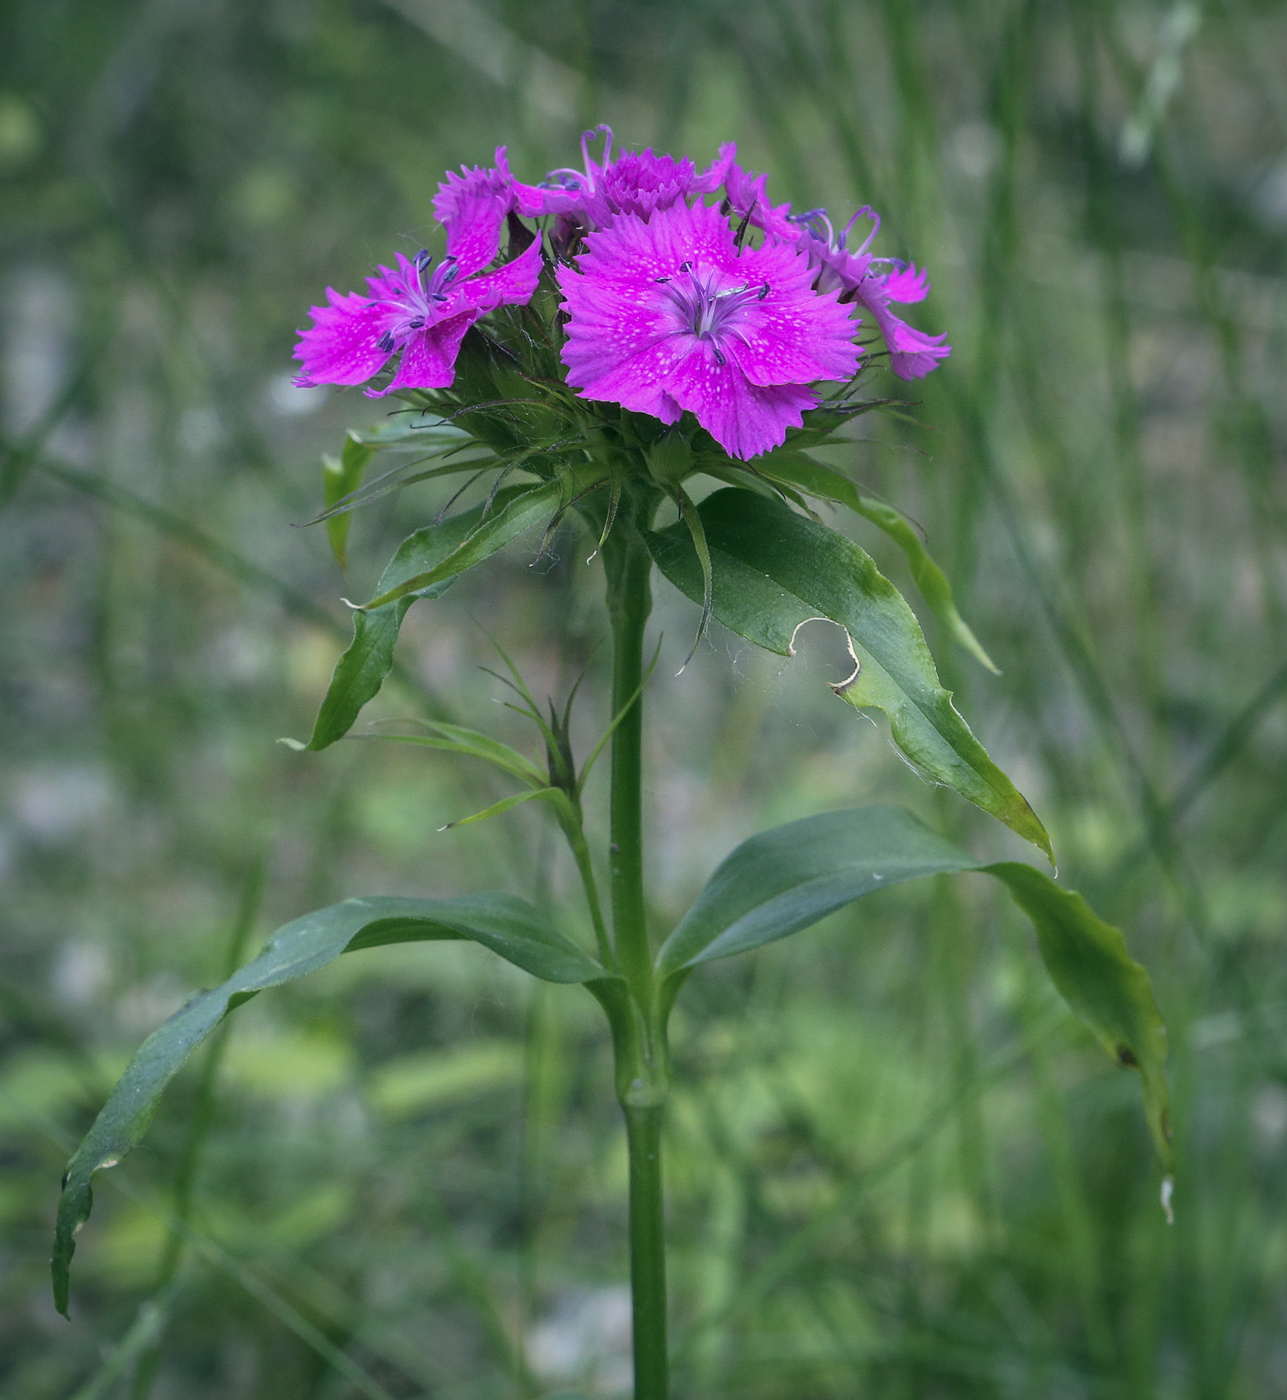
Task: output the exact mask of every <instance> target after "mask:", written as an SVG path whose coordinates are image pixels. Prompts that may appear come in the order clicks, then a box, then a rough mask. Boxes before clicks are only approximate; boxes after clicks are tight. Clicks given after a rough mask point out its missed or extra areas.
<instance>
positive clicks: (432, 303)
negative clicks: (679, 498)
mask: <svg viewBox="0 0 1287 1400" xmlns="http://www.w3.org/2000/svg"><path fill="white" fill-rule="evenodd" d="M600 130H601V131H602V132H603V133H604V141H603V150H602V155H601V157H598V158H596V156H595V154H594V151H593V145H594V138H595V133H593V132H587V133H586V135H585V136H584V137H583V138H582V143H581V153H582V167H581V168H580V169H561V170H554V171H551V172H550V174H549V175H547V176H546V178H545V179H544V180H543V181H542V182H541V183H539V184H536V185H526V184H522V183H520V182H519V181H517V180H515V179H514V177H513V175H512V174H511V173H510V169H509V165H508V162H507V160H506V155H505V149H504V147H502V148H500V149H499V150H498V151H497V152H496V163H495V165H494V166H491V167H489V168H485V169H484V168H481V167H476V168H474V169H462V170H461V171H460V173H459V174H456V173H451V174H448V176H447V177H446V179H445V180H444V182H443V183H442V184H441V185H440V186H439V189H438V194H437V197H436V198H435V200H434V212H435V214H436V215H437V217H438V220H439V222H440V223H441V224H442V226H443V228H444V230H445V234H446V255H445V256H444V257H443V258H442V259H441V260H440V261H439V262H438V263H437V265H436V266H435V265H434V263H433V261H432V259H431V258H430V256H429V254H428V253H427V252H421V253H420V254H418V255H417V256H416V257H415V258H414V259H408V258H406V257H404V256H402V255H401V254H398V255H397V257H396V263H397V266H396V267H395V268H388V267H380V268H379V269H378V271H377V273H376V275H375V276H372V277H369V278H368V279H367V287H368V294H367V295H363V294H361V293H349V294H347V295H343V296H342V295H339V294H337V293H336V292H334V291H331V290H329V289H328V292H327V298H328V305H326V306H321V307H314V308H313V310H312V315H313V325H312V326H310V327H309V328H308V329H307V330H305V331H303V332H301V334H300V340H299V343H298V346H297V347H296V352H295V353H296V358H297V359H298V360H300V361H301V362H302V365H303V372H302V373H301V375H300V376H299V379H298V380H297V382H298V383H300V384H303V385H313V384H362V383H365V382H367V381H368V380H370V379H372V378H373V377H375V376H377V375H380V374H381V373H382V372H383V371H385V370H386V369H387V367H388V365H389V363H390V361H391V360H392V359H393V357H394V356H395V355H400V358H399V360H398V363H397V365H396V368H395V369H394V372H393V373H392V375H391V376H390V377H389V379H388V380H387V382H383V387H381V388H379V389H368V390H367V392H368V393H389V392H390V391H394V390H405V389H442V388H447V387H449V386H450V385H451V384H452V382H453V379H454V376H455V364H456V358H457V354H458V352H459V350H460V346H461V343H462V341H463V339H464V337H465V335H466V333H467V332H468V330H469V328H470V327H471V326H472V325H474V323H475V322H476V321H478V320H479V318H480V317H482V316H484V315H486V314H487V313H488V312H490V311H493V310H495V309H497V308H499V307H501V306H506V305H510V306H513V305H523V304H526V303H527V302H530V301H531V299H532V298H533V296H534V295H535V292H536V289H537V285H538V282H539V280H540V277H541V274H542V270H543V269H545V268H549V269H550V270H551V271H552V272H553V276H554V279H555V281H556V283H557V287H558V290H559V291H560V292H561V293H562V295H563V301H562V304H561V310H562V312H563V313H564V314H563V317H562V318H561V320H562V322H564V323H565V324H564V325H563V328H562V335H563V343H562V359H563V363H564V365H565V367H566V370H567V380H568V383H569V384H571V385H572V386H573V387H574V388H576V389H578V390H579V393H580V397H581V398H583V399H590V400H598V401H606V402H610V403H615V404H619V405H620V406H621V407H623V408H625V409H628V410H630V411H632V412H636V413H645V414H649V415H651V416H652V417H654V418H657V419H659V420H661V422H663V423H674V422H676V421H677V420H679V419H680V418H681V417H682V415H683V414H684V413H691V414H692V415H693V416H694V417H695V418H696V420H697V422H698V423H699V424H700V425H701V426H702V427H704V428H705V429H706V430H707V431H708V432H709V433H710V434H711V436H712V437H714V438H715V440H716V441H717V442H718V443H719V444H720V445H721V446H722V447H723V448H724V450H725V451H726V452H728V453H729V454H730V455H731V456H733V457H736V458H741V459H743V460H745V459H747V458H750V457H754V456H756V455H758V454H760V453H762V452H765V451H768V450H770V449H771V448H773V447H775V446H777V445H778V444H780V443H781V442H783V441H784V439H785V436H786V432H787V429H788V428H790V427H792V426H799V425H800V424H801V423H802V421H803V419H802V414H803V413H804V412H805V410H807V409H809V408H812V407H815V406H817V405H818V404H819V403H820V401H821V400H820V397H819V394H818V391H817V389H816V388H815V387H814V386H815V385H816V384H817V383H818V382H820V381H845V380H848V379H850V378H851V377H852V376H853V375H854V373H855V372H856V370H857V368H858V363H859V358H860V355H861V354H862V349H861V348H860V347H859V346H858V345H857V344H856V343H855V339H854V337H855V335H856V334H857V332H858V329H859V327H860V326H861V325H862V324H863V322H864V321H865V320H866V319H867V318H868V317H870V319H871V320H872V321H874V323H875V325H876V327H877V328H878V329H879V331H880V333H881V335H882V337H883V338H884V341H885V344H886V346H887V348H888V351H889V361H890V366H891V368H892V369H893V371H894V373H895V374H897V375H899V376H901V377H902V378H905V379H913V378H918V377H920V376H922V375H925V374H928V373H929V372H930V371H931V370H932V369H934V368H935V367H936V366H937V364H938V362H939V361H940V360H942V359H943V358H944V357H945V356H947V355H948V354H949V353H950V347H949V346H948V345H947V344H946V343H945V340H944V337H942V336H929V335H925V334H924V333H923V332H921V331H918V330H916V329H914V328H913V327H911V326H909V325H908V324H907V323H906V322H904V321H903V320H901V319H900V318H899V317H898V316H896V315H895V314H894V313H893V311H892V310H891V304H892V303H908V302H915V301H920V300H922V299H923V298H924V297H925V295H926V294H927V292H928V290H929V283H928V281H927V279H926V278H925V275H924V274H923V273H922V272H919V271H918V270H917V269H916V267H915V266H914V265H911V264H906V263H902V262H900V261H898V260H896V259H889V258H876V257H874V256H873V255H872V254H871V253H870V252H869V251H868V250H869V248H870V246H871V243H872V241H873V240H874V238H875V235H876V232H877V230H878V229H879V225H880V220H879V218H878V217H877V216H876V215H875V214H874V213H873V212H872V211H871V210H870V209H866V208H864V209H860V210H859V211H858V213H857V214H855V215H854V217H853V218H852V219H851V220H850V221H849V223H848V224H846V225H845V226H844V228H843V229H842V230H841V231H840V232H839V233H838V234H837V233H836V232H835V231H834V230H833V228H832V225H831V223H830V221H829V219H828V218H827V215H826V211H825V210H821V209H816V210H811V211H809V212H807V213H804V214H793V213H792V212H791V209H790V206H789V205H787V204H781V205H776V206H775V205H773V204H772V203H771V202H770V200H769V198H768V195H767V188H766V186H767V180H766V177H765V176H763V175H758V176H757V175H754V174H752V173H750V172H748V171H746V170H744V169H742V167H740V166H739V165H737V164H736V161H735V155H736V149H735V147H733V146H732V145H725V146H722V147H721V148H720V152H719V155H718V156H717V157H716V159H715V160H714V161H712V163H711V164H710V165H709V166H708V167H707V168H706V169H705V170H702V171H699V170H698V168H697V167H696V165H695V164H694V163H693V162H692V161H691V160H689V159H687V158H682V159H677V158H675V157H673V156H669V155H656V154H654V153H653V152H652V151H651V150H645V151H638V152H636V151H624V152H620V153H618V154H617V155H616V156H615V157H614V155H613V146H612V132H611V131H610V130H609V129H608V128H607V127H601V128H600ZM860 218H867V219H869V220H870V221H871V230H870V232H869V233H868V235H867V237H866V239H865V240H864V242H863V243H862V244H861V245H860V246H858V247H856V248H850V247H849V245H848V240H849V235H850V232H851V230H852V228H853V226H854V224H855V223H856V222H857V221H858V220H859V219H860ZM524 219H527V220H533V221H537V220H543V221H544V225H543V228H542V226H541V225H539V224H538V227H537V229H536V230H533V229H531V228H530V227H529V226H528V225H527V224H525V223H524V222H523V220H524ZM506 229H508V231H509V240H508V249H509V255H507V256H508V260H501V240H502V234H503V232H504V231H505V230H506ZM516 250H517V251H516ZM555 333H556V334H557V327H556V328H555Z"/></svg>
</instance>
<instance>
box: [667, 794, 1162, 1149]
mask: <svg viewBox="0 0 1287 1400" xmlns="http://www.w3.org/2000/svg"><path fill="white" fill-rule="evenodd" d="M957 871H979V872H982V873H984V874H988V875H992V876H994V877H995V878H996V879H998V880H1000V881H1001V882H1002V883H1003V884H1004V885H1005V886H1006V888H1007V889H1008V890H1009V891H1010V894H1011V895H1012V896H1013V898H1014V900H1015V902H1016V903H1017V904H1018V905H1019V907H1020V908H1021V909H1022V910H1023V911H1024V913H1025V914H1027V915H1028V917H1029V918H1030V919H1031V920H1032V923H1033V925H1034V927H1035V928H1036V932H1037V944H1038V947H1039V948H1040V951H1041V957H1042V960H1043V961H1044V963H1045V965H1046V970H1047V971H1048V972H1049V974H1050V978H1051V980H1052V981H1053V982H1054V984H1055V986H1056V987H1057V988H1058V990H1059V992H1060V994H1061V995H1062V996H1063V998H1064V1000H1065V1001H1066V1002H1067V1003H1068V1005H1069V1007H1070V1008H1071V1009H1072V1011H1073V1012H1074V1013H1075V1014H1076V1015H1077V1017H1078V1018H1079V1019H1080V1020H1081V1021H1082V1022H1083V1023H1084V1024H1085V1025H1086V1026H1087V1027H1088V1028H1089V1029H1090V1031H1091V1032H1092V1033H1093V1034H1094V1036H1095V1038H1096V1039H1097V1040H1098V1041H1099V1042H1100V1044H1101V1045H1102V1046H1103V1047H1104V1048H1105V1050H1107V1051H1108V1053H1109V1055H1110V1056H1112V1058H1113V1059H1114V1060H1115V1061H1116V1063H1118V1064H1119V1065H1125V1066H1129V1067H1131V1068H1133V1069H1137V1070H1138V1071H1139V1074H1140V1081H1141V1085H1142V1088H1143V1094H1144V1109H1145V1114H1146V1116H1147V1118H1148V1122H1149V1127H1150V1130H1151V1131H1152V1134H1153V1140H1154V1143H1155V1145H1156V1147H1157V1151H1158V1155H1159V1157H1160V1158H1161V1160H1162V1164H1163V1167H1164V1168H1165V1170H1166V1171H1167V1173H1168V1174H1169V1173H1170V1171H1171V1170H1172V1154H1171V1142H1170V1127H1169V1124H1168V1118H1167V1115H1168V1099H1167V1086H1166V1077H1165V1073H1164V1070H1163V1065H1164V1062H1165V1060H1166V1029H1165V1027H1164V1026H1163V1024H1162V1017H1161V1014H1160V1013H1159V1011H1158V1009H1157V1003H1156V1002H1155V1001H1154V999H1153V992H1152V988H1151V986H1150V983H1149V977H1148V973H1147V972H1146V971H1145V970H1144V968H1143V967H1141V966H1140V965H1139V963H1137V962H1134V961H1133V960H1132V959H1131V957H1130V954H1129V953H1128V952H1127V950H1126V941H1125V939H1124V938H1123V937H1122V934H1121V932H1120V931H1119V930H1118V929H1115V928H1113V927H1112V925H1110V924H1106V923H1105V922H1104V921H1103V920H1102V919H1100V918H1099V917H1098V916H1097V915H1096V914H1095V913H1094V911H1093V910H1092V909H1091V908H1090V907H1089V906H1088V905H1087V904H1086V901H1085V900H1084V899H1083V898H1082V897H1081V896H1080V895H1079V894H1076V893H1074V892H1073V891H1071V890H1065V889H1062V888H1060V886H1058V885H1057V884H1055V882H1054V881H1053V880H1051V879H1050V878H1049V876H1047V875H1045V874H1043V873H1042V872H1041V871H1040V870H1037V869H1035V868H1034V867H1032V866H1030V865H1023V864H1019V863H1017V862H1012V861H1003V862H1000V863H998V864H994V865H985V864H983V863H982V862H981V861H977V860H975V859H974V858H973V857H972V856H970V855H967V854H966V853H965V852H964V851H961V850H958V849H957V848H956V847H955V846H953V845H951V844H950V843H949V842H947V841H945V840H944V839H943V838H942V837H941V836H938V835H937V834H935V833H934V832H933V831H931V830H930V829H929V828H928V827H926V826H925V825H923V824H922V823H921V822H920V821H918V820H917V819H916V818H915V817H914V816H912V814H911V813H910V812H907V811H905V810H903V809H902V808H900V807H859V808H853V809H851V810H848V811H841V812H824V813H822V814H821V815H819V816H815V817H806V818H805V819H804V820H803V821H798V822H791V823H789V824H788V825H786V826H780V827H777V828H775V829H774V830H773V831H766V832H763V833H761V834H760V835H759V836H753V837H751V839H750V840H749V841H744V842H743V843H742V844H741V845H740V846H738V847H737V849H736V850H735V851H733V852H732V854H731V855H729V856H728V857H727V858H726V859H725V860H724V861H722V862H721V864H720V865H719V867H718V868H717V869H716V870H715V872H714V874H713V875H712V876H711V877H710V879H709V880H708V881H707V882H706V886H705V888H704V889H703V890H702V892H701V894H699V895H698V897H697V900H696V902H695V903H694V904H693V906H692V908H691V909H689V911H688V913H687V914H685V915H684V917H683V919H682V920H681V921H680V923H679V926H678V927H677V928H676V929H675V931H674V932H673V933H672V934H671V935H670V937H669V938H668V939H667V940H666V942H665V943H664V944H663V945H662V948H661V951H660V952H659V953H658V955H657V975H658V978H659V979H660V980H661V981H662V983H663V995H666V996H673V995H674V993H675V992H676V991H677V990H678V984H679V983H680V982H681V981H682V980H683V978H684V977H685V976H686V975H687V974H688V972H689V971H691V970H692V969H693V968H694V967H697V966H700V965H701V964H702V963H706V962H712V961H714V960H715V959H716V958H726V957H731V956H732V955H733V954H734V953H742V952H746V951H747V950H748V949H750V948H758V947H760V946H761V945H762V944H765V943H771V942H774V941H775V940H777V939H779V938H786V937H788V936H789V935H790V934H792V933H796V932H798V931H799V930H800V929H803V928H808V927H809V925H810V924H814V923H817V921H818V920H819V919H822V918H825V917H826V915H828V914H830V913H832V912H833V911H834V910H836V909H839V908H841V907H842V906H843V905H845V904H848V903H850V902H851V901H853V900H855V899H859V898H861V897H862V896H863V895H865V894H870V893H871V891H872V890H878V889H886V888H888V887H889V886H891V885H898V884H902V883H903V882H904V881H905V880H914V879H918V878H920V877H921V876H924V875H942V874H951V873H954V872H957Z"/></svg>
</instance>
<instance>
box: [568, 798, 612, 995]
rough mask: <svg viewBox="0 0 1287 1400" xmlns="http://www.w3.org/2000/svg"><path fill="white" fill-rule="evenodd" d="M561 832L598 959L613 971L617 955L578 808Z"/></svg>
mask: <svg viewBox="0 0 1287 1400" xmlns="http://www.w3.org/2000/svg"><path fill="white" fill-rule="evenodd" d="M563 834H564V835H565V836H566V837H567V842H568V845H569V846H570V847H571V849H572V858H573V860H575V861H576V868H577V873H578V874H579V875H580V876H581V884H582V886H583V887H584V889H585V902H586V904H587V905H588V906H589V908H590V922H591V923H592V924H593V925H594V942H595V947H596V948H597V949H598V950H599V961H600V962H601V963H602V964H603V965H604V967H606V968H607V969H608V970H609V971H610V972H615V971H616V968H617V956H616V953H615V951H614V950H613V947H612V940H611V939H610V938H609V937H608V929H607V925H606V924H605V923H604V922H603V906H602V905H601V904H600V903H599V886H598V882H597V881H596V880H595V878H594V866H593V864H592V863H591V861H590V847H589V845H588V844H587V843H586V839H585V832H584V831H583V830H582V829H581V823H580V811H579V808H578V811H577V821H576V822H575V823H572V822H565V823H564V824H563Z"/></svg>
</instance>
